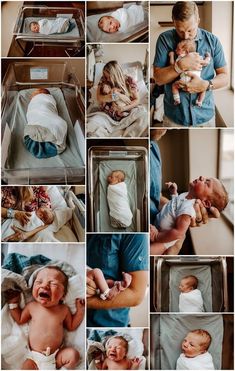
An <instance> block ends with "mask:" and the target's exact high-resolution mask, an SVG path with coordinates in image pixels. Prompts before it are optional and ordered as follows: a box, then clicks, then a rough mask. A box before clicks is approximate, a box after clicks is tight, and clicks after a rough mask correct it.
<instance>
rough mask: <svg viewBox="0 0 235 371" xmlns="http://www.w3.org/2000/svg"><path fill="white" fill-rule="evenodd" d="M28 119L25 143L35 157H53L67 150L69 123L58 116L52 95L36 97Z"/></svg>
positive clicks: (31, 103)
mask: <svg viewBox="0 0 235 371" xmlns="http://www.w3.org/2000/svg"><path fill="white" fill-rule="evenodd" d="M26 117H27V125H26V126H25V129H24V143H25V145H26V147H27V149H28V150H29V151H30V152H31V153H32V154H33V155H34V156H35V157H38V158H42V157H52V156H55V155H57V154H59V153H61V152H63V151H64V150H65V148H66V135H67V123H66V122H65V121H64V120H63V119H62V118H61V117H60V116H59V115H58V111H57V108H56V101H55V99H54V97H53V96H52V95H50V94H37V95H35V96H34V97H33V98H32V99H31V101H30V103H29V105H28V110H27V114H26ZM45 144H47V147H46V148H45ZM43 151H45V153H43Z"/></svg>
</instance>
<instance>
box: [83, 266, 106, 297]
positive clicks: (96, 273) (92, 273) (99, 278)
mask: <svg viewBox="0 0 235 371" xmlns="http://www.w3.org/2000/svg"><path fill="white" fill-rule="evenodd" d="M87 276H88V277H89V278H91V279H92V280H93V281H94V282H95V284H96V286H97V287H98V288H99V289H100V291H101V292H102V293H103V292H105V291H107V290H108V289H109V286H108V284H107V282H106V280H105V278H104V275H103V272H102V270H101V269H99V268H94V269H92V270H88V272H87Z"/></svg>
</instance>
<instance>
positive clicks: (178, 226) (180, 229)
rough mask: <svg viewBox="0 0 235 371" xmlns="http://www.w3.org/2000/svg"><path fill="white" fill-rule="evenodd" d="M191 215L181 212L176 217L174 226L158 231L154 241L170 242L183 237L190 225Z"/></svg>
mask: <svg viewBox="0 0 235 371" xmlns="http://www.w3.org/2000/svg"><path fill="white" fill-rule="evenodd" d="M190 223H191V217H190V216H189V215H186V214H183V215H180V216H179V217H178V218H176V222H175V227H174V228H172V229H170V230H169V231H163V232H158V235H157V240H156V242H171V241H174V240H180V239H183V238H184V236H185V233H186V231H187V229H188V227H189V226H190Z"/></svg>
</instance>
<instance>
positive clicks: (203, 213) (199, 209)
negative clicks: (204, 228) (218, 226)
mask: <svg viewBox="0 0 235 371" xmlns="http://www.w3.org/2000/svg"><path fill="white" fill-rule="evenodd" d="M194 210H195V213H196V217H195V218H191V224H190V227H200V226H201V225H202V224H207V223H208V220H209V218H216V219H217V218H219V217H220V212H219V210H218V209H216V207H214V206H212V207H211V208H210V214H208V212H207V209H206V208H205V206H204V205H203V203H202V201H201V200H196V201H195V204H194Z"/></svg>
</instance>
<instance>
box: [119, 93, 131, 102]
mask: <svg viewBox="0 0 235 371" xmlns="http://www.w3.org/2000/svg"><path fill="white" fill-rule="evenodd" d="M116 94H117V96H118V98H119V99H121V100H122V101H123V102H124V103H125V104H130V103H131V100H130V98H129V97H127V96H126V95H125V94H122V93H116Z"/></svg>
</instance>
